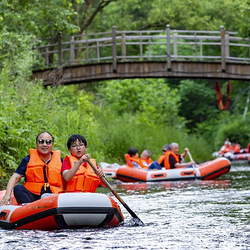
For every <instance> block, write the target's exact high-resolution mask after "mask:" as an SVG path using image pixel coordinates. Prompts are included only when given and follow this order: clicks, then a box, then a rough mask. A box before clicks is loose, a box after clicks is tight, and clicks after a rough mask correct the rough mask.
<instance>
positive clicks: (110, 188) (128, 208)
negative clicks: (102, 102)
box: [87, 159, 144, 225]
mask: <svg viewBox="0 0 250 250" xmlns="http://www.w3.org/2000/svg"><path fill="white" fill-rule="evenodd" d="M87 162H88V164H89V165H90V166H91V167H92V169H93V170H94V171H95V173H96V172H97V168H96V166H95V165H94V164H93V163H92V162H91V161H90V160H89V159H87ZM101 179H102V181H103V182H104V183H105V185H106V186H107V188H108V189H109V190H110V191H111V192H112V194H113V195H114V196H115V197H116V198H117V199H118V200H119V201H120V202H121V204H122V205H123V206H124V207H125V208H126V209H127V211H128V212H129V213H130V214H131V216H132V217H133V218H136V219H138V220H139V221H140V223H141V224H143V225H144V223H143V222H142V221H141V220H140V218H139V217H138V216H137V215H136V214H135V213H134V211H132V210H131V208H130V207H129V206H128V205H127V204H126V203H125V202H124V201H123V199H122V198H121V197H120V196H119V195H118V194H117V193H116V192H115V190H113V188H112V187H111V185H110V184H109V182H108V180H107V179H106V177H105V176H102V177H101Z"/></svg>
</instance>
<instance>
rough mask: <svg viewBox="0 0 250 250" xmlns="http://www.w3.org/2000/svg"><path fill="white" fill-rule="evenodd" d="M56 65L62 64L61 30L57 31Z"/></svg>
mask: <svg viewBox="0 0 250 250" xmlns="http://www.w3.org/2000/svg"><path fill="white" fill-rule="evenodd" d="M58 66H62V32H61V31H59V33H58Z"/></svg>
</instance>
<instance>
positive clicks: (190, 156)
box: [187, 151, 196, 178]
mask: <svg viewBox="0 0 250 250" xmlns="http://www.w3.org/2000/svg"><path fill="white" fill-rule="evenodd" d="M187 153H188V156H189V158H190V160H191V161H194V160H193V157H192V155H191V154H190V152H189V151H188V152H187ZM192 166H193V169H194V177H195V178H196V169H195V164H192Z"/></svg>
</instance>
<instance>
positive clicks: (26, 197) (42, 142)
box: [0, 131, 62, 205]
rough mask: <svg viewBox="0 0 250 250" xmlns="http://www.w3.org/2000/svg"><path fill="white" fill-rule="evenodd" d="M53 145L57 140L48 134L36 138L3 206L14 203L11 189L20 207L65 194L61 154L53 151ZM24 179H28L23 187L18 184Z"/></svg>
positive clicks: (10, 186)
mask: <svg viewBox="0 0 250 250" xmlns="http://www.w3.org/2000/svg"><path fill="white" fill-rule="evenodd" d="M53 143H54V137H53V136H52V135H51V134H50V133H49V132H46V131H45V132H42V133H40V134H38V135H37V137H36V149H30V150H29V151H30V153H29V155H28V156H26V157H25V158H23V159H22V161H21V163H20V165H19V166H18V168H17V169H16V171H15V173H14V174H13V175H12V176H11V178H10V180H9V182H8V184H7V188H6V193H5V195H4V197H3V198H2V200H1V201H0V205H4V204H7V203H8V202H9V201H11V193H12V190H13V191H14V196H15V198H16V200H17V202H18V204H23V203H30V202H32V201H35V200H38V199H40V198H41V196H42V195H43V194H45V193H60V192H61V191H62V178H61V174H60V170H61V164H62V158H61V152H60V151H53V150H52V149H53ZM22 177H25V183H24V185H16V184H17V183H18V182H19V181H20V179H21V178H22Z"/></svg>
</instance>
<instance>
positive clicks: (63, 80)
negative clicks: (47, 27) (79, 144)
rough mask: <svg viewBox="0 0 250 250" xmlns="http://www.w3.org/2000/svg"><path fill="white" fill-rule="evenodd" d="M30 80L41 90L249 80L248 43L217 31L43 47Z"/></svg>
mask: <svg viewBox="0 0 250 250" xmlns="http://www.w3.org/2000/svg"><path fill="white" fill-rule="evenodd" d="M36 49H38V50H39V52H40V54H41V56H42V60H41V62H42V63H41V64H40V65H37V66H36V69H35V70H34V72H33V78H38V79H43V82H44V85H58V84H75V83H84V82H91V81H102V80H110V79H124V78H202V79H204V78H207V79H225V80H229V79H231V80H234V79H235V80H250V39H249V38H242V37H239V36H238V34H237V32H228V31H225V30H224V27H223V26H221V28H220V30H219V31H198V30H171V29H170V25H167V26H166V30H147V31H117V30H116V28H115V27H113V28H112V30H111V32H105V33H95V34H86V35H85V36H84V37H83V36H72V37H63V36H62V34H61V33H59V34H58V36H57V38H56V39H52V40H49V41H43V44H42V45H41V46H39V47H37V48H36Z"/></svg>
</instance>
